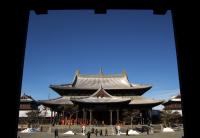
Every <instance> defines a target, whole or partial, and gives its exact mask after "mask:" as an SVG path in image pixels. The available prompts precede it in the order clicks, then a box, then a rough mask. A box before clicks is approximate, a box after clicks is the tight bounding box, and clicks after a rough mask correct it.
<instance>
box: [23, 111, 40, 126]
mask: <svg viewBox="0 0 200 138" xmlns="http://www.w3.org/2000/svg"><path fill="white" fill-rule="evenodd" d="M26 114H27V122H28V127H33V128H34V127H37V126H38V124H39V118H40V116H39V114H40V111H39V110H32V111H30V112H28V113H26Z"/></svg>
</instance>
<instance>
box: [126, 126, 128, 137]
mask: <svg viewBox="0 0 200 138" xmlns="http://www.w3.org/2000/svg"><path fill="white" fill-rule="evenodd" d="M126 136H128V128H127V129H126Z"/></svg>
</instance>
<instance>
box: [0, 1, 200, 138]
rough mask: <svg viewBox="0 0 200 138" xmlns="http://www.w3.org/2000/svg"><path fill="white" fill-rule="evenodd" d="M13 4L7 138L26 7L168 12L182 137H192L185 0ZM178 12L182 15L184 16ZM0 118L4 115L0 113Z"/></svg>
mask: <svg viewBox="0 0 200 138" xmlns="http://www.w3.org/2000/svg"><path fill="white" fill-rule="evenodd" d="M16 3H17V5H16V6H15V7H13V6H10V7H11V8H10V10H9V12H11V14H8V16H7V17H9V23H11V25H10V26H9V27H8V28H9V29H8V30H7V32H8V33H9V34H12V35H9V36H8V37H7V38H8V41H7V44H6V45H7V47H6V48H7V49H6V52H7V53H9V55H11V58H9V59H8V61H6V62H8V63H12V64H10V66H7V65H6V71H8V72H9V74H8V76H7V77H9V78H15V79H14V80H13V81H11V82H10V81H9V83H8V84H7V86H12V89H10V91H12V93H14V94H13V95H12V97H11V99H10V100H12V101H14V102H12V103H11V104H9V105H7V106H6V108H5V109H4V107H3V109H2V110H6V109H7V108H8V109H9V110H10V111H11V113H9V120H8V121H7V124H14V127H13V129H9V135H10V136H8V137H15V138H16V137H17V125H18V111H19V102H20V94H21V84H22V75H23V64H24V55H25V47H26V37H27V30H28V21H29V12H30V10H34V11H35V12H36V14H47V13H48V10H70V9H74V10H76V9H77V10H80V9H82V10H84V9H93V10H94V11H95V13H96V14H105V13H106V10H107V9H120V10H123V9H138V10H153V13H154V14H158V15H164V14H165V13H166V11H167V10H171V11H172V19H173V26H174V35H175V44H176V53H177V63H178V72H179V83H180V92H181V99H182V110H183V125H184V137H185V138H189V137H195V136H196V135H195V133H194V131H195V130H191V125H192V124H191V123H192V122H195V121H196V119H195V117H194V116H193V115H194V113H193V109H192V108H191V107H190V106H189V105H188V104H189V103H190V104H191V105H195V100H193V96H194V95H193V93H192V92H194V91H195V90H194V89H195V87H194V84H191V82H193V81H194V80H195V78H197V76H196V73H195V71H194V70H193V69H194V68H195V67H196V66H197V65H196V63H195V56H194V54H193V53H194V51H195V50H194V46H193V45H191V40H190V39H188V37H189V35H190V34H188V31H189V32H190V30H189V26H188V24H187V23H188V22H187V20H190V21H191V19H190V15H189V14H188V10H186V8H185V7H184V6H183V5H184V3H185V1H182V2H181V3H180V2H177V1H175V0H84V1H83V0H22V1H20V2H16ZM13 4H15V3H13ZM186 12H187V13H186ZM182 15H184V17H183V16H182ZM12 40H15V41H12ZM195 40H197V39H193V41H195ZM189 44H190V45H189ZM7 69H8V70H7ZM5 96H8V97H10V93H5ZM3 117H8V116H7V115H4V116H3ZM10 132H12V133H10ZM196 132H197V131H196Z"/></svg>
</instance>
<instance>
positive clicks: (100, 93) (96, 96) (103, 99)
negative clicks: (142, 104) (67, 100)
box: [71, 86, 131, 104]
mask: <svg viewBox="0 0 200 138" xmlns="http://www.w3.org/2000/svg"><path fill="white" fill-rule="evenodd" d="M71 101H72V102H78V103H90V104H91V103H104V104H105V103H122V102H127V103H129V102H130V101H131V99H130V98H121V97H115V96H112V95H110V94H109V93H107V92H106V91H105V90H104V89H103V88H102V86H101V87H100V88H99V89H98V90H97V91H96V92H95V93H93V94H92V95H91V96H89V97H86V98H78V99H71Z"/></svg>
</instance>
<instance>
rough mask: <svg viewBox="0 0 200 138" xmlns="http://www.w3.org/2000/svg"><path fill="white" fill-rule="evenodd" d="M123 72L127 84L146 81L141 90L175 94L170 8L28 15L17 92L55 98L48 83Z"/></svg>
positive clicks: (158, 96)
mask: <svg viewBox="0 0 200 138" xmlns="http://www.w3.org/2000/svg"><path fill="white" fill-rule="evenodd" d="M101 67H102V68H103V72H104V73H105V74H116V73H117V74H120V73H121V72H122V70H123V69H125V70H126V71H127V74H128V77H129V81H130V82H132V83H144V84H151V85H153V88H152V89H151V90H149V91H148V92H146V93H145V94H144V96H145V97H149V98H154V99H168V98H169V97H170V96H173V95H176V94H177V93H178V92H179V81H178V71H177V62H176V52H175V42H174V34H173V25H172V19H171V13H170V11H168V12H167V14H166V15H164V16H161V15H154V14H153V12H152V11H150V10H149V11H139V10H124V11H122V10H121V11H120V10H108V12H107V14H94V11H92V10H68V11H49V14H47V15H36V14H35V13H34V12H31V14H30V21H29V28H28V37H27V46H26V54H25V62H24V72H23V82H22V93H24V92H25V93H26V94H28V95H31V96H32V97H33V98H35V99H36V100H39V99H40V100H41V99H48V97H50V98H55V97H58V96H59V95H58V94H57V93H56V92H54V91H53V90H51V89H50V88H49V85H50V84H65V83H70V82H71V81H72V80H73V77H74V73H75V71H76V70H77V69H79V70H80V72H81V73H83V74H97V73H99V70H100V68H101Z"/></svg>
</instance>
